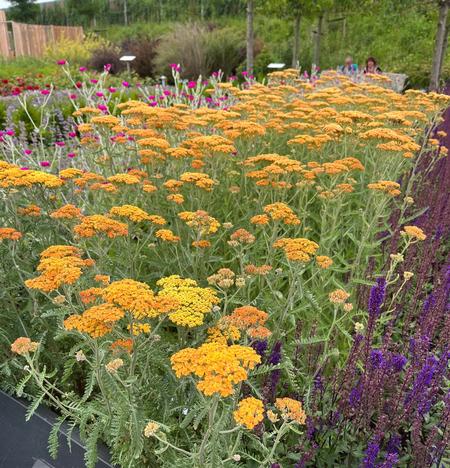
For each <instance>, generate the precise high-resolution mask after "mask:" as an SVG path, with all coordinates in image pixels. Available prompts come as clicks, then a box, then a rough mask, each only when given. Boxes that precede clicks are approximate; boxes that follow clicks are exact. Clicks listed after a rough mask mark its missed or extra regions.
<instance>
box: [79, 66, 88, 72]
mask: <svg viewBox="0 0 450 468" xmlns="http://www.w3.org/2000/svg"><path fill="white" fill-rule="evenodd" d="M78 70H80V72H85V71H86V70H87V68H86V67H80V68H79V69H78Z"/></svg>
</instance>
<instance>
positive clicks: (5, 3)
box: [0, 0, 53, 10]
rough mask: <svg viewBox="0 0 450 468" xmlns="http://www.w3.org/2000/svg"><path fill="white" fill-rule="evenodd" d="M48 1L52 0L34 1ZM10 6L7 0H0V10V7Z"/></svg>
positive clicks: (40, 0) (39, 0) (38, 1)
mask: <svg viewBox="0 0 450 468" xmlns="http://www.w3.org/2000/svg"><path fill="white" fill-rule="evenodd" d="M48 1H53V0H37V2H36V3H45V2H48ZM9 6H10V4H9V2H8V0H0V10H1V9H2V8H8V7H9Z"/></svg>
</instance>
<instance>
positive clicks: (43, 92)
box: [41, 89, 50, 96]
mask: <svg viewBox="0 0 450 468" xmlns="http://www.w3.org/2000/svg"><path fill="white" fill-rule="evenodd" d="M41 94H42V95H44V96H48V95H49V94H50V91H49V90H48V89H43V90H42V91H41Z"/></svg>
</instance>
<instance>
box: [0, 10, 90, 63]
mask: <svg viewBox="0 0 450 468" xmlns="http://www.w3.org/2000/svg"><path fill="white" fill-rule="evenodd" d="M9 25H11V27H9ZM62 39H71V40H75V41H81V40H82V39H83V28H82V27H80V26H43V25H38V24H22V23H15V22H14V21H6V17H5V12H4V11H1V10H0V57H5V58H10V57H25V56H27V57H42V55H44V52H45V49H46V48H47V47H48V46H49V45H51V44H54V43H55V42H58V41H61V40H62Z"/></svg>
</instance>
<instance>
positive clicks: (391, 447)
mask: <svg viewBox="0 0 450 468" xmlns="http://www.w3.org/2000/svg"><path fill="white" fill-rule="evenodd" d="M401 442H402V439H401V437H400V436H399V435H398V434H393V435H392V436H391V438H390V439H389V442H388V443H387V445H386V452H387V453H398V451H399V449H400V444H401Z"/></svg>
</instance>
